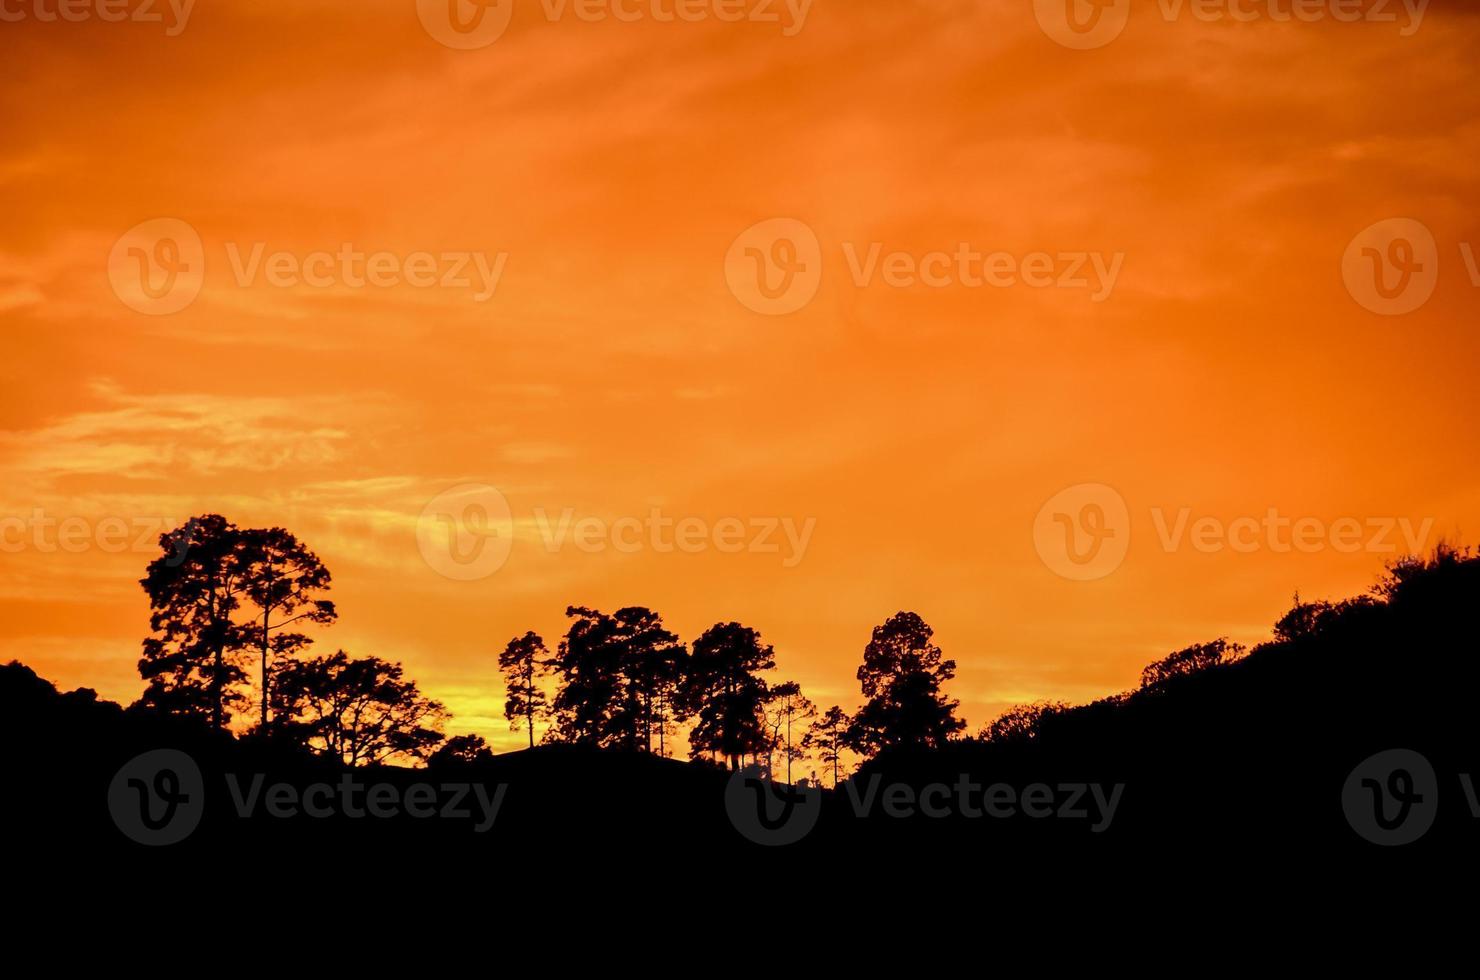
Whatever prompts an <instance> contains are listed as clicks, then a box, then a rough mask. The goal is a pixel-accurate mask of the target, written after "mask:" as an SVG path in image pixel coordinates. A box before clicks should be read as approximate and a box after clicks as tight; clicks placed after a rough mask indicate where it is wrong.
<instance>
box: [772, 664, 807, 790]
mask: <svg viewBox="0 0 1480 980" xmlns="http://www.w3.org/2000/svg"><path fill="white" fill-rule="evenodd" d="M816 715H817V706H816V705H815V704H813V703H812V702H811V701H809V700H807V698H806V697H805V696H804V695H803V694H802V686H801V685H800V684H798V683H797V682H796V681H785V682H783V683H781V684H777V685H775V686H774V687H772V688H771V691H770V697H769V698H768V700H767V707H766V721H767V723H768V724H769V725H770V732H769V735H770V745H771V748H772V749H773V752H774V751H775V750H779V751H780V752H781V758H782V759H784V760H785V761H786V781H787V782H788V783H790V782H791V781H792V780H791V765H792V763H793V762H800V761H801V760H802V759H803V758H804V757H805V753H804V752H803V751H802V745H801V736H800V735H798V737H797V738H795V739H793V738H792V726H793V725H799V724H801V723H802V722H804V721H806V720H808V719H809V718H813V717H815V716H816ZM771 754H773V753H768V755H767V759H766V768H767V769H768V770H769V769H772V764H771V763H772V760H771V759H770V755H771Z"/></svg>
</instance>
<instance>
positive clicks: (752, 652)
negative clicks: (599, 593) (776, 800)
mask: <svg viewBox="0 0 1480 980" xmlns="http://www.w3.org/2000/svg"><path fill="white" fill-rule="evenodd" d="M566 616H567V617H569V619H570V625H569V627H568V628H567V630H566V634H565V637H564V638H563V639H562V640H561V641H560V642H559V644H557V646H556V649H555V651H554V652H553V653H552V652H551V651H550V649H549V648H548V646H547V645H546V643H545V641H544V638H543V637H541V636H540V635H539V634H537V633H534V632H528V633H525V634H523V635H522V636H517V637H515V638H513V639H512V640H510V641H509V643H508V645H507V646H506V647H505V648H504V650H503V652H502V653H501V654H500V655H499V667H500V669H501V670H502V671H503V673H504V676H505V679H506V682H507V694H508V697H507V700H506V702H505V715H506V717H507V718H508V719H509V721H510V723H511V724H512V726H513V727H514V728H515V729H516V730H523V731H524V732H525V733H526V735H527V737H528V740H529V744H530V745H531V746H533V745H534V744H535V741H536V738H535V732H536V729H542V730H543V732H544V734H543V740H545V741H549V742H567V743H574V744H579V745H589V746H594V747H598V748H614V749H626V750H631V751H639V752H650V753H657V754H659V755H664V756H666V755H667V754H668V752H669V744H670V741H671V737H672V736H673V734H674V733H675V732H676V730H677V727H678V726H679V725H681V724H686V725H687V726H688V733H687V734H688V744H689V754H690V757H691V758H694V759H705V758H708V759H710V760H714V761H721V760H722V761H723V762H724V763H725V764H727V765H728V766H730V767H731V768H739V767H740V766H741V765H744V764H747V763H758V762H764V765H765V766H766V768H767V769H768V770H770V771H772V772H773V773H774V772H776V771H777V769H778V768H780V767H784V769H785V772H786V778H787V780H788V781H790V780H791V777H792V767H793V765H794V764H795V763H797V762H800V761H801V760H803V759H804V758H806V756H807V753H808V752H809V751H811V752H814V753H815V754H816V758H817V761H818V762H819V763H821V765H822V767H823V769H824V771H830V773H831V775H832V778H833V782H834V784H836V782H837V780H838V778H839V777H840V775H841V772H842V769H843V762H842V760H843V755H844V752H845V751H853V752H856V753H858V754H860V755H864V756H869V755H873V754H875V753H877V752H879V751H881V750H883V749H891V748H934V747H937V746H939V745H941V744H942V743H944V742H945V741H947V740H948V739H950V738H951V737H952V736H953V735H954V734H955V733H956V732H958V731H959V730H960V729H961V728H962V727H964V724H965V723H964V722H963V721H961V720H960V719H958V718H956V716H955V712H956V708H957V707H958V705H959V702H956V701H953V700H950V699H948V698H947V697H946V696H945V695H944V693H943V692H942V690H941V685H942V684H943V683H944V682H945V681H948V680H950V679H951V678H952V677H954V676H955V671H956V664H955V662H954V661H952V660H947V659H945V658H944V657H943V656H942V654H941V651H940V648H939V647H937V646H936V645H935V644H934V643H933V642H931V638H932V635H933V631H932V630H931V629H930V627H929V626H928V625H926V623H925V622H924V620H922V619H921V618H920V617H919V616H918V615H917V614H915V613H911V612H901V613H898V614H897V615H895V616H893V617H891V618H890V619H889V621H888V622H886V623H884V624H883V625H881V626H878V627H876V628H875V629H874V632H873V638H872V640H871V641H870V642H869V644H868V647H867V648H866V649H865V651H864V657H863V664H862V666H860V667H859V668H858V674H857V677H858V680H859V682H860V684H861V686H862V691H863V694H864V696H865V698H866V699H867V700H866V701H865V703H864V705H863V706H862V707H861V708H860V709H859V710H858V712H857V713H856V714H854V715H853V716H851V717H850V716H849V715H848V714H847V713H845V712H844V711H843V709H842V708H841V707H839V706H837V705H833V706H831V707H829V708H828V709H827V710H825V711H823V712H821V713H819V712H818V710H817V708H816V706H815V705H814V704H813V703H812V701H810V700H809V699H808V698H807V697H806V696H805V695H804V694H803V693H802V689H801V686H800V685H799V684H798V683H796V682H795V681H782V682H773V681H772V680H771V679H770V678H768V677H767V676H764V675H766V674H767V673H769V672H770V671H773V670H775V668H776V655H775V651H774V649H773V648H772V647H771V646H770V645H769V644H767V643H766V642H765V641H764V640H762V638H761V635H760V633H759V632H757V631H756V630H755V629H753V628H751V627H749V626H745V625H742V624H740V623H734V622H730V623H716V624H715V625H714V626H711V627H710V628H709V629H708V630H706V631H705V632H704V633H703V634H702V635H700V636H699V637H698V638H697V639H695V640H694V642H693V644H692V646H691V647H690V646H686V645H685V644H684V643H683V642H682V641H680V639H679V638H678V637H677V636H676V635H675V634H674V633H673V632H672V631H670V630H668V629H667V628H666V627H665V626H664V625H663V620H662V617H661V616H659V615H658V614H657V613H655V612H653V611H652V610H650V609H646V608H643V607H640V606H631V607H627V608H623V609H619V610H617V611H616V612H614V613H611V614H608V613H604V612H601V611H599V610H596V609H589V608H586V607H584V606H571V607H570V608H568V609H567V610H566ZM549 680H553V684H554V688H555V690H554V692H553V694H551V693H548V692H547V690H546V683H547V682H548V681H549ZM778 759H779V763H780V765H779V766H778Z"/></svg>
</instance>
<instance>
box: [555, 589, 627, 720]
mask: <svg viewBox="0 0 1480 980" xmlns="http://www.w3.org/2000/svg"><path fill="white" fill-rule="evenodd" d="M565 615H567V616H569V617H570V618H571V624H570V627H569V628H568V629H567V630H566V632H565V638H564V639H563V640H561V641H560V645H559V647H558V648H557V649H556V654H555V657H554V659H553V660H552V661H551V667H552V668H553V669H554V671H555V672H556V674H558V675H559V678H560V687H559V689H558V690H557V691H556V693H555V700H554V702H553V705H552V707H553V710H554V715H555V732H554V733H555V735H556V737H558V738H559V739H560V740H561V741H565V742H572V743H575V744H577V745H592V746H603V745H607V744H608V743H609V735H610V729H611V727H612V726H611V721H612V715H613V714H614V712H615V711H616V707H615V706H616V704H617V702H618V700H619V698H620V696H621V694H622V686H623V685H622V675H621V648H620V644H618V642H617V637H616V632H617V625H616V622H615V621H614V620H613V619H612V618H611V617H610V616H608V615H606V614H605V613H603V612H600V611H598V610H595V609H588V608H586V607H585V606H570V607H568V608H567V609H566V610H565Z"/></svg>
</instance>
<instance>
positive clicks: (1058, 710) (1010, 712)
mask: <svg viewBox="0 0 1480 980" xmlns="http://www.w3.org/2000/svg"><path fill="white" fill-rule="evenodd" d="M1068 710H1069V706H1068V705H1067V704H1065V703H1064V702H1062V701H1035V702H1034V703H1032V704H1019V705H1015V706H1013V707H1011V708H1009V709H1007V710H1006V711H1004V712H1003V713H1002V714H1001V715H999V716H998V717H997V718H996V719H995V720H994V721H993V722H992V723H991V724H990V725H988V726H986V727H985V728H983V729H982V730H981V731H980V732H979V733H978V734H977V738H978V739H979V740H980V741H983V742H1017V741H1025V740H1027V739H1030V738H1034V737H1036V736H1037V735H1038V731H1039V729H1040V727H1041V726H1042V724H1043V720H1044V719H1045V718H1051V717H1053V716H1054V715H1056V714H1062V713H1063V712H1065V711H1068Z"/></svg>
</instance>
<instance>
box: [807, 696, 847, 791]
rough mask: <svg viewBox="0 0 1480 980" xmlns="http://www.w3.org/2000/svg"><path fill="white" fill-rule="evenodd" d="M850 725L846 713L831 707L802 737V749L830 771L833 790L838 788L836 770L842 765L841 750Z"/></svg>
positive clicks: (834, 706) (835, 706)
mask: <svg viewBox="0 0 1480 980" xmlns="http://www.w3.org/2000/svg"><path fill="white" fill-rule="evenodd" d="M851 723H852V720H851V719H850V718H849V717H848V714H847V712H845V711H844V710H843V709H842V708H840V707H838V706H837V705H833V706H832V707H831V708H828V709H827V710H826V711H824V712H823V713H822V714H821V716H819V717H818V718H817V719H816V720H815V721H813V722H812V724H811V725H809V726H808V727H807V734H806V735H804V736H802V748H804V749H811V750H813V751H815V752H816V753H817V758H818V760H819V761H820V762H821V763H822V764H823V765H824V766H827V767H829V768H831V769H832V774H833V789H837V788H838V770H839V769H840V768H841V765H842V760H843V749H844V747H845V745H846V742H847V737H848V726H849V725H850V724H851Z"/></svg>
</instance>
